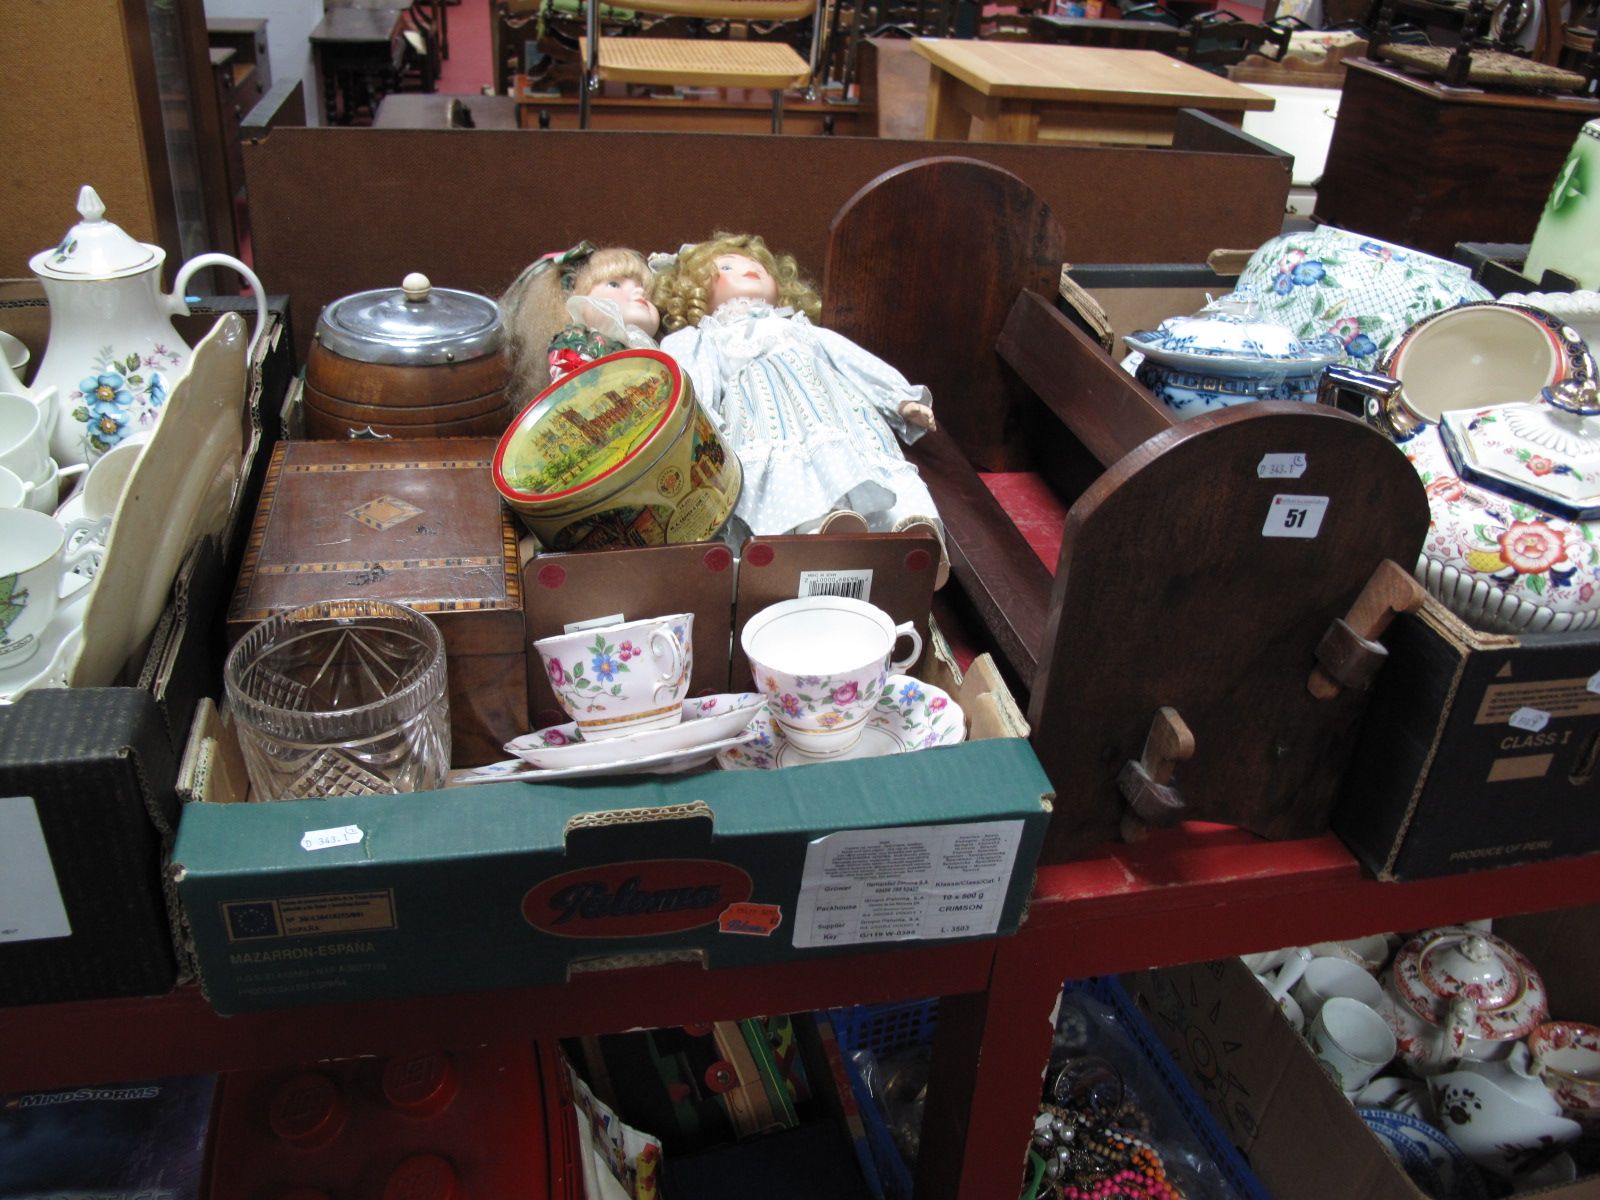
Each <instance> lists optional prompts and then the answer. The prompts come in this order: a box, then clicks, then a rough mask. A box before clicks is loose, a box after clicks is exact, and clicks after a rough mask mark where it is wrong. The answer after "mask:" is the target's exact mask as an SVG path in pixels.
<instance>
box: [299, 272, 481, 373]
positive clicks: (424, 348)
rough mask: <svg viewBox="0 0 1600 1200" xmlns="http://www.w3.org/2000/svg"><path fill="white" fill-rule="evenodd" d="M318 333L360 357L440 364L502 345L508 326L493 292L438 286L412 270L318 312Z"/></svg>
mask: <svg viewBox="0 0 1600 1200" xmlns="http://www.w3.org/2000/svg"><path fill="white" fill-rule="evenodd" d="M316 339H317V341H318V342H319V343H321V345H322V346H323V348H324V349H327V350H331V351H333V352H334V353H335V354H340V355H343V356H344V357H345V358H353V359H355V360H356V361H357V362H368V363H390V364H397V365H402V366H436V365H438V364H441V363H452V362H464V361H466V360H468V359H473V358H481V357H483V356H484V355H485V354H489V353H491V352H493V351H495V350H498V349H499V348H500V345H501V343H502V341H503V340H504V331H503V326H502V325H501V322H500V306H499V305H498V304H496V303H495V302H494V301H493V300H491V299H489V297H487V296H480V295H478V294H477V293H476V292H463V291H457V290H455V289H453V288H438V287H434V286H433V284H432V283H430V282H429V280H428V277H427V276H426V275H422V274H419V273H417V272H412V273H411V274H410V275H407V276H406V277H405V280H404V281H403V282H402V283H401V285H400V286H399V287H398V288H378V289H376V290H374V291H370V292H356V293H355V294H354V295H351V296H345V297H344V298H343V299H340V300H335V301H334V302H333V303H332V304H330V305H328V306H327V307H326V308H324V309H323V310H322V315H321V316H319V317H318V318H317V332H316Z"/></svg>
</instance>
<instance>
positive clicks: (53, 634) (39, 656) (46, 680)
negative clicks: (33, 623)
mask: <svg viewBox="0 0 1600 1200" xmlns="http://www.w3.org/2000/svg"><path fill="white" fill-rule="evenodd" d="M66 578H67V580H68V581H69V582H70V581H72V580H73V579H77V580H79V582H78V584H77V586H76V587H75V588H74V589H73V590H72V591H70V592H68V593H67V596H66V598H65V599H64V600H62V601H61V603H60V604H58V605H56V611H55V615H54V616H52V617H51V618H50V624H48V625H46V626H45V627H44V633H43V634H42V635H41V637H40V644H39V648H38V649H37V650H35V651H34V652H33V655H32V657H30V658H29V659H28V661H27V662H23V663H18V664H17V665H16V666H14V667H6V668H3V669H0V704H10V703H11V702H12V701H13V700H15V699H16V698H17V697H18V696H20V695H22V693H23V692H29V691H32V690H33V689H35V688H46V687H66V686H67V668H68V667H69V666H70V665H71V663H72V660H73V659H74V658H76V657H77V654H78V647H79V646H81V645H82V644H83V614H84V603H83V600H84V597H83V596H82V592H83V590H84V588H86V587H88V585H89V580H87V579H83V578H82V577H81V576H73V575H68V576H67V577H66Z"/></svg>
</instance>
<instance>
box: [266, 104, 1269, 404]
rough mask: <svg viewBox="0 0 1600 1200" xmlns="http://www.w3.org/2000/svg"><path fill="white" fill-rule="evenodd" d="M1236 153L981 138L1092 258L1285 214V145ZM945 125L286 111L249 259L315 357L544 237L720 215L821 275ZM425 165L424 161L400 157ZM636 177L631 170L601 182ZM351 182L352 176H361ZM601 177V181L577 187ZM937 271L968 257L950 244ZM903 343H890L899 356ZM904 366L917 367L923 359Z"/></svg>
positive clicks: (597, 234)
mask: <svg viewBox="0 0 1600 1200" xmlns="http://www.w3.org/2000/svg"><path fill="white" fill-rule="evenodd" d="M1237 144H1238V146H1239V149H1240V152H1239V153H1231V154H1219V153H1215V152H1193V153H1191V152H1187V151H1184V150H1180V149H1173V150H1141V149H1122V148H1090V147H1064V146H988V145H982V146H980V145H970V146H964V147H963V148H962V150H963V153H965V154H967V155H969V156H971V157H974V158H980V159H982V160H984V161H986V162H991V163H994V164H995V165H997V166H1000V167H1003V168H1005V169H1006V170H1008V171H1011V172H1012V173H1013V174H1015V175H1018V176H1020V177H1021V178H1022V179H1024V180H1025V181H1027V183H1028V184H1029V185H1031V186H1032V187H1033V188H1034V190H1035V191H1037V192H1038V193H1039V195H1040V197H1041V198H1042V199H1043V201H1044V202H1045V203H1046V204H1047V205H1048V206H1049V208H1050V210H1051V211H1052V212H1054V213H1055V214H1056V218H1057V219H1058V220H1059V221H1061V223H1062V225H1063V226H1064V227H1065V229H1066V233H1067V236H1066V240H1065V245H1064V247H1063V253H1064V254H1065V255H1066V256H1067V257H1068V258H1075V259H1078V260H1080V261H1084V262H1197V261H1200V260H1202V259H1204V258H1205V256H1206V255H1207V254H1208V253H1209V252H1210V251H1211V250H1213V249H1215V248H1216V247H1217V246H1246V245H1247V246H1254V245H1259V244H1260V243H1261V242H1263V241H1265V240H1266V239H1267V238H1269V237H1272V236H1273V235H1275V234H1276V233H1277V232H1278V229H1279V227H1280V226H1281V224H1282V221H1283V207H1284V202H1285V199H1286V197H1287V195H1288V189H1289V171H1288V167H1287V160H1286V159H1283V158H1279V157H1277V156H1275V155H1268V154H1263V153H1261V152H1260V150H1259V148H1258V147H1257V146H1256V145H1254V144H1252V143H1250V142H1248V141H1246V140H1245V139H1242V138H1241V139H1239V140H1238V143H1237ZM940 149H941V147H940V146H939V145H938V144H936V143H929V142H920V141H900V140H887V139H877V138H843V137H834V138H829V137H793V136H776V137H775V136H773V135H770V134H710V133H706V134H698V133H620V132H619V133H607V132H602V131H595V130H591V131H588V132H577V131H570V132H569V131H561V130H495V129H469V130H461V129H440V130H431V129H392V130H391V129H336V128H335V129H297V128H285V129H275V130H273V131H272V132H271V133H270V134H269V135H268V136H267V137H265V138H264V139H262V140H260V141H258V142H251V143H248V144H247V145H246V146H245V147H244V154H245V171H246V174H247V176H248V179H249V188H250V210H251V222H252V229H253V239H254V242H253V244H254V253H255V267H256V272H257V274H259V275H260V276H261V278H262V280H263V281H264V282H265V283H266V285H267V286H268V287H269V288H271V289H272V290H273V291H275V292H287V293H288V294H289V295H290V296H291V297H292V298H293V301H294V304H295V307H296V310H297V311H299V312H303V313H304V314H305V316H304V317H303V318H302V319H301V320H299V321H297V322H296V332H297V334H298V335H299V337H300V342H299V344H298V346H297V350H298V352H299V353H300V356H301V358H302V360H303V358H304V355H305V350H306V346H307V343H308V341H309V338H310V335H311V331H312V329H313V328H314V326H315V314H316V313H317V312H319V311H320V310H321V308H322V306H323V305H324V304H326V303H328V302H329V301H330V300H334V299H337V298H338V297H340V296H343V295H347V294H349V293H351V292H355V291H359V290H361V289H363V288H370V287H380V286H391V287H392V286H395V285H397V284H398V283H399V282H400V279H401V278H402V277H403V276H404V275H405V274H406V272H408V271H422V272H424V273H425V274H427V275H428V277H429V278H430V279H432V280H433V281H434V283H435V284H437V285H438V286H441V287H459V288H468V289H471V290H474V291H479V292H483V293H485V294H488V295H498V294H499V293H500V292H501V291H503V290H504V289H505V287H506V286H507V285H508V284H509V283H510V282H511V280H512V279H513V278H514V277H515V276H516V275H517V273H518V272H519V271H520V270H521V269H522V268H523V267H524V266H525V265H526V264H527V263H529V262H531V261H532V260H533V259H534V258H536V257H537V256H538V255H540V254H542V253H544V252H545V251H547V250H552V249H563V248H565V247H567V246H571V245H573V244H575V243H576V242H578V241H580V240H582V239H584V238H589V239H591V240H593V241H595V242H596V243H597V244H602V245H604V244H620V245H630V246H635V247H637V248H639V249H641V250H646V251H650V250H675V249H677V247H678V246H679V245H680V244H681V243H683V242H685V241H690V240H697V239H700V238H703V237H705V236H707V235H708V234H710V233H711V232H712V231H714V230H716V229H733V230H740V231H750V232H755V233H760V234H762V235H763V236H764V237H765V238H766V239H767V242H768V243H769V244H770V245H772V246H773V247H774V248H775V249H779V250H783V251H787V252H788V253H791V254H794V255H795V256H796V257H797V258H798V259H799V261H800V263H801V266H802V267H803V268H804V269H805V270H806V271H807V272H809V273H810V274H811V275H812V276H813V277H820V276H821V273H822V268H823V259H824V256H825V253H826V246H827V237H828V222H829V221H830V220H831V219H832V217H833V215H834V213H836V212H837V211H838V210H839V209H840V207H842V206H843V205H844V203H845V201H847V200H848V199H849V198H850V197H851V196H852V195H854V194H855V192H856V191H857V190H858V189H859V188H861V187H862V185H864V184H866V183H867V182H868V181H869V180H871V179H873V178H875V177H876V176H878V175H880V174H882V173H883V172H884V171H887V170H890V169H892V168H894V167H897V166H900V165H901V164H903V163H906V162H910V161H912V160H914V159H918V158H923V157H927V156H930V155H936V154H938V153H939V151H940ZM400 163H423V164H426V170H423V171H420V172H419V171H402V170H396V169H395V167H396V164H400ZM617 179H630V180H636V181H638V186H636V187H628V188H619V187H615V186H612V185H610V184H608V183H607V182H606V181H613V180H617ZM352 180H359V181H360V186H359V187H357V186H352V183H351V181H352ZM589 181H592V183H593V186H585V183H586V182H589ZM944 265H945V266H946V268H947V270H946V272H945V274H944V275H943V276H942V277H941V286H942V287H945V288H951V289H956V290H959V289H961V288H962V287H964V286H966V285H967V283H968V282H969V275H968V273H967V272H966V270H965V269H964V268H963V267H962V265H961V264H960V263H958V262H953V261H947V262H946V263H945V264H944ZM891 361H892V360H891ZM895 365H896V366H897V367H899V368H900V369H901V370H903V371H906V372H907V373H908V374H911V375H915V374H916V368H917V364H915V363H899V362H896V363H895Z"/></svg>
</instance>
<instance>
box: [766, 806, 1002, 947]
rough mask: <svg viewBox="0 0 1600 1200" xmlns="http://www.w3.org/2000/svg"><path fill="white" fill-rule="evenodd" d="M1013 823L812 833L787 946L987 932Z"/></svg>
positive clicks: (998, 904) (996, 908) (993, 924)
mask: <svg viewBox="0 0 1600 1200" xmlns="http://www.w3.org/2000/svg"><path fill="white" fill-rule="evenodd" d="M1022 824H1023V823H1022V822H1021V821H984V822H979V823H976V824H971V825H915V826H910V827H907V828H904V829H850V830H845V831H844V832H842V833H831V834H829V835H828V836H826V837H821V838H817V839H816V840H815V841H813V842H812V843H811V844H810V845H809V846H808V847H807V848H806V865H805V873H804V875H803V876H802V878H801V882H800V898H799V902H798V903H797V904H796V906H795V908H796V911H795V930H794V944H795V946H797V947H800V948H806V947H810V946H849V945H856V944H859V943H862V942H903V941H917V940H926V939H936V938H957V937H981V936H984V935H987V934H992V933H994V932H995V931H996V930H997V929H999V927H1000V914H1001V909H1002V908H1003V907H1004V906H1005V898H1006V886H1007V884H1008V883H1009V882H1010V880H1011V870H1012V867H1013V866H1014V865H1015V863H1016V859H1017V846H1018V844H1019V843H1020V841H1021V840H1022Z"/></svg>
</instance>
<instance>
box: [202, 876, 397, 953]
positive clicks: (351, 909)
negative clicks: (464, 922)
mask: <svg viewBox="0 0 1600 1200" xmlns="http://www.w3.org/2000/svg"><path fill="white" fill-rule="evenodd" d="M222 916H223V922H224V924H225V926H226V928H227V931H228V940H229V941H230V942H243V941H253V940H256V939H258V938H280V937H302V936H305V935H307V934H316V933H358V932H368V931H371V930H374V929H394V928H396V925H395V919H394V893H393V892H392V891H389V890H387V889H385V890H383V891H375V892H344V893H340V894H337V895H326V896H284V897H282V898H281V899H277V900H229V901H226V902H224V903H223V905H222Z"/></svg>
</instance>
